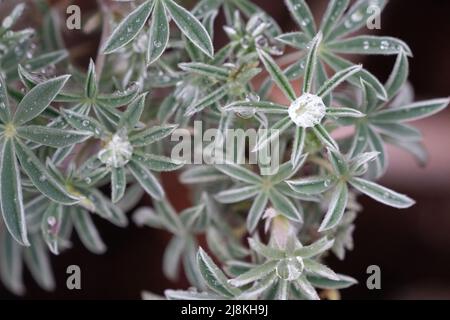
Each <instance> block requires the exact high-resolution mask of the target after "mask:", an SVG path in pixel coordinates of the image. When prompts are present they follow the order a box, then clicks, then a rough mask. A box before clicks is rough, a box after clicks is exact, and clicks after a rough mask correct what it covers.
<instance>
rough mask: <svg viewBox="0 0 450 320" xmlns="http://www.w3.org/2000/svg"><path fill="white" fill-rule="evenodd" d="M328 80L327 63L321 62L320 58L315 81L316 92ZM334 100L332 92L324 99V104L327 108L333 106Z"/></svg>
mask: <svg viewBox="0 0 450 320" xmlns="http://www.w3.org/2000/svg"><path fill="white" fill-rule="evenodd" d="M328 80H329V77H328V73H327V69H326V66H325V63H324V62H323V61H321V59H320V58H319V59H318V61H317V71H316V76H315V78H314V80H313V82H314V84H313V86H314V90H317V89H320V88H321V87H322V86H323V85H324V84H325V83H326V82H327V81H328ZM332 99H333V97H332V92H329V93H328V94H327V95H325V96H324V97H322V102H323V103H324V104H325V106H331V102H332V101H331V100H332Z"/></svg>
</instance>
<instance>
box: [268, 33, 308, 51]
mask: <svg viewBox="0 0 450 320" xmlns="http://www.w3.org/2000/svg"><path fill="white" fill-rule="evenodd" d="M275 39H276V40H278V41H280V42H281V43H283V44H287V45H288V46H291V47H294V48H296V49H306V47H307V45H308V43H309V42H310V41H311V39H310V38H309V37H308V36H307V35H306V34H304V33H303V32H288V33H283V34H280V35H279V36H278V37H276V38H275Z"/></svg>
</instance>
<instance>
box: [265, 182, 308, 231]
mask: <svg viewBox="0 0 450 320" xmlns="http://www.w3.org/2000/svg"><path fill="white" fill-rule="evenodd" d="M269 199H270V202H271V203H272V205H273V207H274V208H275V210H276V211H277V212H278V213H279V214H281V215H283V216H285V217H286V218H288V219H290V220H292V221H296V222H299V223H302V222H303V216H302V212H301V211H300V210H299V209H300V208H301V207H297V206H295V204H294V203H292V201H291V200H289V198H288V197H286V196H284V195H283V194H282V193H281V192H279V191H278V190H277V189H276V188H272V189H271V190H270V191H269Z"/></svg>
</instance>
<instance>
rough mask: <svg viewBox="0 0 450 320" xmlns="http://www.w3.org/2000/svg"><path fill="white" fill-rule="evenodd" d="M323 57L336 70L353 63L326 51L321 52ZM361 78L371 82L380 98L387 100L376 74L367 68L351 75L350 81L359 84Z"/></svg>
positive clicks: (384, 90)
mask: <svg viewBox="0 0 450 320" xmlns="http://www.w3.org/2000/svg"><path fill="white" fill-rule="evenodd" d="M321 57H322V58H323V59H324V60H325V62H326V63H327V64H328V65H329V66H330V67H331V68H332V69H333V70H334V71H336V72H337V71H339V70H342V69H345V68H348V67H350V66H352V65H353V63H352V62H350V61H348V60H345V59H343V58H341V57H339V56H337V55H335V54H333V53H329V52H326V51H322V52H321ZM361 79H363V80H364V81H366V82H367V83H369V84H370V85H371V86H372V87H373V88H374V89H375V90H376V92H377V94H378V97H379V98H380V99H382V100H387V93H386V89H385V88H384V86H383V84H382V83H381V82H380V81H379V80H378V79H377V78H376V77H375V76H374V75H372V74H371V73H370V72H368V71H367V70H365V69H362V70H361V71H359V72H357V73H356V74H354V75H353V76H351V77H350V78H349V79H348V81H350V82H351V83H352V84H354V85H356V86H359V85H360V84H361Z"/></svg>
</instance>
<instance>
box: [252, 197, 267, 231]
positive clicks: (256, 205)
mask: <svg viewBox="0 0 450 320" xmlns="http://www.w3.org/2000/svg"><path fill="white" fill-rule="evenodd" d="M268 201H269V196H268V195H267V193H265V192H261V193H259V194H258V195H257V196H256V198H255V200H253V203H252V206H251V208H250V211H249V212H248V215H247V230H248V231H249V232H250V233H252V232H253V231H254V230H255V229H256V226H257V225H258V222H259V220H260V219H261V217H262V215H263V213H264V210H265V209H266V206H267V202H268Z"/></svg>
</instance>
